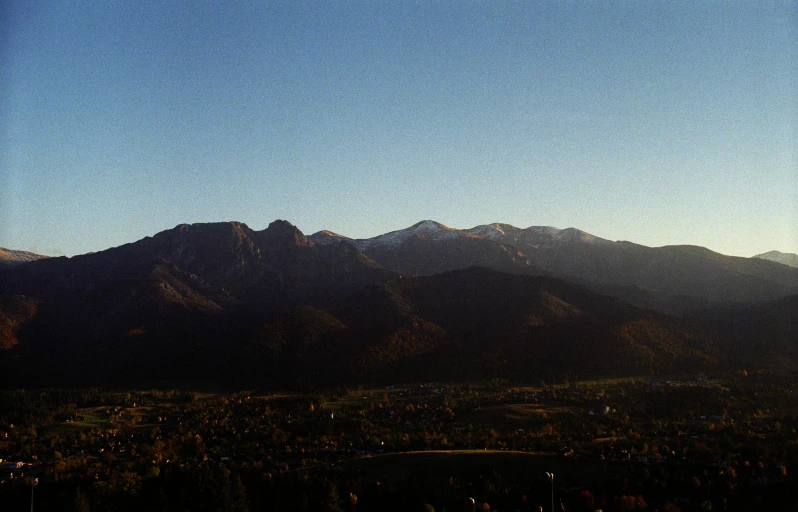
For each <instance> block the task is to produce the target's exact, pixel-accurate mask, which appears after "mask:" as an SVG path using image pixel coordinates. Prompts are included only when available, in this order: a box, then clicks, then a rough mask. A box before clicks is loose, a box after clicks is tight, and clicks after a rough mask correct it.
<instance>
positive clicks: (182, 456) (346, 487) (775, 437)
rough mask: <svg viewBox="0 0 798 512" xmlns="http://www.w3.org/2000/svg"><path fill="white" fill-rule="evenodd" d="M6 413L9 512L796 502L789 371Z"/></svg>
mask: <svg viewBox="0 0 798 512" xmlns="http://www.w3.org/2000/svg"><path fill="white" fill-rule="evenodd" d="M0 405H2V406H1V407H0V459H2V461H1V462H0V508H2V510H4V511H5V510H27V509H28V508H29V506H30V500H31V494H32V496H33V500H34V501H35V503H38V506H37V508H41V507H43V508H46V509H51V510H55V509H59V510H70V509H73V510H352V511H355V510H358V511H363V510H430V507H431V508H433V509H435V510H443V509H445V510H449V511H456V510H471V507H472V502H471V499H472V498H473V499H474V501H475V505H476V506H480V507H483V509H484V510H498V511H513V510H538V509H537V507H538V506H542V507H543V508H544V510H548V508H550V507H551V492H552V489H553V492H554V495H555V500H556V507H557V508H558V509H559V507H562V508H564V509H565V510H574V511H578V510H594V509H602V510H661V511H664V510H671V511H673V510H685V511H686V510H706V509H708V508H709V507H711V509H712V510H745V509H751V507H754V508H756V509H765V508H771V509H784V508H791V507H792V506H793V505H794V504H795V503H796V502H798V485H796V482H795V479H794V477H793V475H792V470H793V468H798V436H796V430H795V429H796V428H798V420H796V411H798V381H796V380H795V379H787V378H784V377H774V376H767V375H751V376H749V375H743V374H740V375H736V376H734V377H731V378H728V379H724V380H714V381H711V380H707V379H706V378H704V377H703V376H698V377H695V378H689V379H685V378H681V379H676V378H674V379H650V378H640V379H621V380H607V381H593V382H580V383H575V384H571V385H557V386H552V385H546V384H545V383H540V384H539V385H536V386H512V385H509V383H507V382H502V381H494V382H491V383H489V384H479V385H477V384H473V385H469V384H458V385H450V384H444V383H430V384H417V385H408V386H403V387H386V388H380V389H350V390H344V389H339V390H336V391H334V392H327V393H256V392H250V391H242V392H238V393H231V394H215V393H204V394H203V393H196V392H189V391H177V390H173V391H162V390H153V391H129V392H120V391H103V390H100V389H83V390H57V389H56V390H37V391H23V390H17V391H9V392H4V393H3V394H2V403H0ZM547 472H548V473H554V475H555V477H554V482H553V484H552V482H551V481H550V480H549V479H548V478H547V476H546V473H547ZM34 484H36V485H35V487H32V486H33V485H34ZM425 507H426V508H425ZM486 507H487V508H486Z"/></svg>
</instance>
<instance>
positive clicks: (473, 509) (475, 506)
mask: <svg viewBox="0 0 798 512" xmlns="http://www.w3.org/2000/svg"><path fill="white" fill-rule="evenodd" d="M468 499H469V500H471V512H475V511H476V509H477V502H476V501H474V498H468Z"/></svg>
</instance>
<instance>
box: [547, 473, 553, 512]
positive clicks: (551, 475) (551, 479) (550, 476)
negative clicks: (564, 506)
mask: <svg viewBox="0 0 798 512" xmlns="http://www.w3.org/2000/svg"><path fill="white" fill-rule="evenodd" d="M546 476H547V477H549V480H550V481H551V512H554V473H549V472H548V471H546Z"/></svg>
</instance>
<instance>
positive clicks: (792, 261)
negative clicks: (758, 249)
mask: <svg viewBox="0 0 798 512" xmlns="http://www.w3.org/2000/svg"><path fill="white" fill-rule="evenodd" d="M753 257H754V258H759V259H762V260H768V261H775V262H776V263H781V264H782V265H787V266H788V267H793V268H798V254H794V253H791V252H779V251H769V252H766V253H763V254H757V255H756V256H753Z"/></svg>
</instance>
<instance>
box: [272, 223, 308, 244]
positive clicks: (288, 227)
mask: <svg viewBox="0 0 798 512" xmlns="http://www.w3.org/2000/svg"><path fill="white" fill-rule="evenodd" d="M261 236H262V237H263V239H265V240H267V241H269V242H277V243H289V244H293V245H301V246H310V245H313V242H311V241H310V240H308V238H307V237H306V236H305V235H304V234H303V233H302V231H300V230H299V228H297V227H296V226H294V225H293V224H291V223H290V222H288V221H287V220H281V219H277V220H275V221H274V222H272V223H271V224H269V227H267V228H266V229H264V230H263V231H261Z"/></svg>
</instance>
